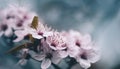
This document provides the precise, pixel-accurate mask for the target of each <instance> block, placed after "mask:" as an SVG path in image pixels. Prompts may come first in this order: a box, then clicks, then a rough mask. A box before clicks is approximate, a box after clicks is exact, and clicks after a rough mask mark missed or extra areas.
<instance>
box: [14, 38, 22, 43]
mask: <svg viewBox="0 0 120 69" xmlns="http://www.w3.org/2000/svg"><path fill="white" fill-rule="evenodd" d="M23 39H24V37H18V38H16V39H15V40H13V42H19V41H21V40H23Z"/></svg>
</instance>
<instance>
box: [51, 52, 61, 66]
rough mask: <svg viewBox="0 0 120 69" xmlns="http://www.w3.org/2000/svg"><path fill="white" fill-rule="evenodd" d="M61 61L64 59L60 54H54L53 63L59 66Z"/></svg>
mask: <svg viewBox="0 0 120 69" xmlns="http://www.w3.org/2000/svg"><path fill="white" fill-rule="evenodd" d="M61 59H62V58H61V57H60V55H59V53H58V52H54V53H53V57H52V59H51V61H52V62H53V63H54V64H58V63H59V62H60V61H61Z"/></svg>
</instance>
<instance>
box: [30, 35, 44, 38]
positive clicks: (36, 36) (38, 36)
mask: <svg viewBox="0 0 120 69" xmlns="http://www.w3.org/2000/svg"><path fill="white" fill-rule="evenodd" d="M32 37H33V38H36V39H42V38H43V37H42V36H41V35H38V34H32Z"/></svg>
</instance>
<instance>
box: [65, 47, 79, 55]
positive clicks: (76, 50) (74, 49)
mask: <svg viewBox="0 0 120 69" xmlns="http://www.w3.org/2000/svg"><path fill="white" fill-rule="evenodd" d="M67 52H68V54H69V56H70V57H75V56H77V55H78V53H79V47H77V46H75V47H69V48H68V51H67Z"/></svg>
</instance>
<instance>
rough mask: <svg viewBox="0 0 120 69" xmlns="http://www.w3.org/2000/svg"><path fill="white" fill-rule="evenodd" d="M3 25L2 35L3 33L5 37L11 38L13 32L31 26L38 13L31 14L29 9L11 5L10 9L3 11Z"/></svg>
mask: <svg viewBox="0 0 120 69" xmlns="http://www.w3.org/2000/svg"><path fill="white" fill-rule="evenodd" d="M0 14H1V16H0V18H1V23H2V25H1V26H3V27H1V33H0V34H1V35H3V33H4V34H5V36H9V35H10V34H11V33H14V32H13V31H12V30H21V29H24V28H25V27H26V25H29V24H31V22H32V19H33V17H34V16H35V15H36V13H33V12H29V10H28V9H26V8H23V7H19V6H15V5H10V6H9V7H8V8H6V9H3V10H2V11H1V12H0Z"/></svg>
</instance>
